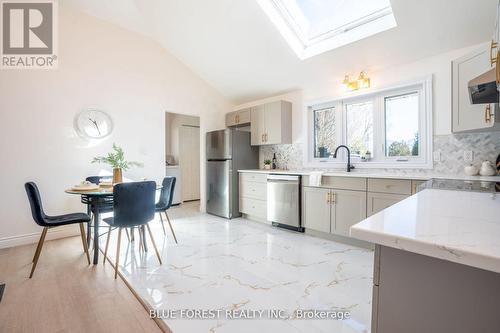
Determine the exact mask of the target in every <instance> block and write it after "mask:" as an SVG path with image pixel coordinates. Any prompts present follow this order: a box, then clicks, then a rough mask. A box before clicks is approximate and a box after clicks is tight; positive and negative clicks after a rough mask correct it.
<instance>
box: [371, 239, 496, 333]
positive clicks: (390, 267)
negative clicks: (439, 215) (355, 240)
mask: <svg viewBox="0 0 500 333" xmlns="http://www.w3.org/2000/svg"><path fill="white" fill-rule="evenodd" d="M499 308H500V274H499V273H495V272H491V271H487V270H483V269H479V268H475V267H471V266H466V265H462V264H458V263H454V262H450V261H446V260H442V259H438V258H433V257H429V256H424V255H421V254H416V253H412V252H407V251H403V250H400V249H394V248H390V247H386V246H381V245H376V247H375V262H374V276H373V300H372V329H371V332H372V333H402V332H404V333H424V332H425V333H451V332H453V333H473V332H474V333H475V332H481V333H498V332H500V316H499V315H498V309H499Z"/></svg>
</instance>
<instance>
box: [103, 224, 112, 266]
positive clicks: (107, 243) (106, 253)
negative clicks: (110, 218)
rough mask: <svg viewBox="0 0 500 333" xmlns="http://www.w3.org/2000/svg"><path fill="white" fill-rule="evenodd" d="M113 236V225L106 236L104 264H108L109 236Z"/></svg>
mask: <svg viewBox="0 0 500 333" xmlns="http://www.w3.org/2000/svg"><path fill="white" fill-rule="evenodd" d="M110 237H111V226H109V229H108V237H106V246H105V247H104V259H103V260H102V264H103V265H104V264H106V257H107V255H108V247H109V238H110Z"/></svg>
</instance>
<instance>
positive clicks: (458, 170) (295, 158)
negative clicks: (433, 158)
mask: <svg viewBox="0 0 500 333" xmlns="http://www.w3.org/2000/svg"><path fill="white" fill-rule="evenodd" d="M302 148H303V145H302V143H294V144H289V145H272V146H261V147H260V152H259V160H260V165H261V166H262V165H263V164H264V160H265V159H272V157H273V154H274V153H275V154H276V159H277V165H278V168H279V169H288V170H303V169H311V170H312V168H306V167H304V165H303V155H302V154H303V149H302ZM467 150H470V151H472V152H473V153H474V161H473V164H474V165H476V166H477V167H480V165H481V162H482V161H484V160H489V161H492V162H493V163H495V161H496V158H497V155H498V154H499V153H500V132H489V133H468V134H452V135H436V136H434V152H440V153H441V160H440V161H439V162H434V168H433V169H380V170H374V169H370V171H383V172H388V173H396V172H397V173H412V174H414V173H422V174H426V173H441V174H459V175H461V174H463V173H464V172H463V169H464V166H466V165H468V164H469V163H467V162H465V161H464V156H463V155H464V154H463V152H464V151H467Z"/></svg>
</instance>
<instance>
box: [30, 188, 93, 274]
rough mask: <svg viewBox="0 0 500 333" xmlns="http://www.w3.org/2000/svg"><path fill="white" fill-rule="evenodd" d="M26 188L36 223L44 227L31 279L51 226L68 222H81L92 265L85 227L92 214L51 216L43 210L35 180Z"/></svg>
mask: <svg viewBox="0 0 500 333" xmlns="http://www.w3.org/2000/svg"><path fill="white" fill-rule="evenodd" d="M24 188H25V189H26V194H27V195H28V200H29V202H30V207H31V215H32V216H33V220H34V221H35V223H36V224H38V225H39V226H41V227H43V230H42V234H41V236H40V240H39V241H38V245H37V247H36V250H35V255H34V256H33V266H32V267H31V273H30V279H31V278H32V277H33V273H34V272H35V268H36V265H37V263H38V258H40V253H41V252H42V247H43V242H44V241H45V236H46V235H47V231H48V230H49V229H50V228H55V227H59V226H63V225H68V224H79V225H80V235H81V237H82V243H83V250H84V252H85V254H86V256H87V261H88V263H89V265H90V256H89V249H88V247H87V241H86V239H85V229H84V227H83V224H84V223H87V222H89V221H90V216H88V215H87V214H85V213H72V214H65V215H57V216H49V215H46V214H45V212H44V211H43V206H42V199H41V198H40V191H39V190H38V187H37V186H36V184H35V183H34V182H28V183H26V184H24Z"/></svg>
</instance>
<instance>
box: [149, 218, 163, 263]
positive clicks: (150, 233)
mask: <svg viewBox="0 0 500 333" xmlns="http://www.w3.org/2000/svg"><path fill="white" fill-rule="evenodd" d="M146 228H148V233H149V238H151V244H153V247H154V249H155V252H156V256H157V257H158V261H159V262H160V265H161V258H160V252H158V249H157V248H156V243H155V240H154V239H153V233H152V232H151V229H150V228H149V224H147V223H146Z"/></svg>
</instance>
